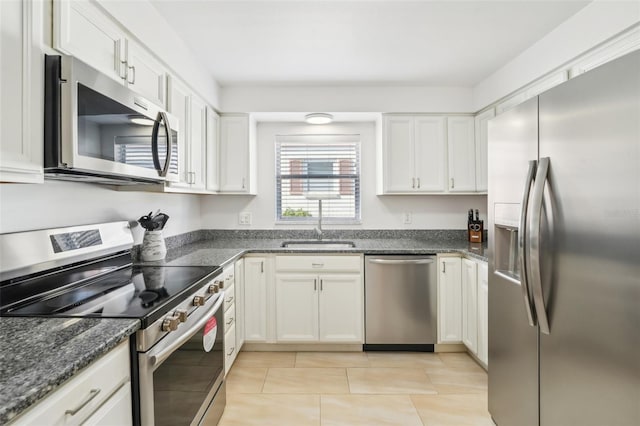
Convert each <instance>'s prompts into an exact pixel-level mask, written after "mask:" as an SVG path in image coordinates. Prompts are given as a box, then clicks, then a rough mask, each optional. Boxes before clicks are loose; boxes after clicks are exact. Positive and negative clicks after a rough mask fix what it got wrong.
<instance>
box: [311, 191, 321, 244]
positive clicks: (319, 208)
mask: <svg viewBox="0 0 640 426" xmlns="http://www.w3.org/2000/svg"><path fill="white" fill-rule="evenodd" d="M318 212H319V215H318V226H316V227H315V228H313V232H315V234H316V237H317V238H318V240H322V200H318Z"/></svg>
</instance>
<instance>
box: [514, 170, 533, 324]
mask: <svg viewBox="0 0 640 426" xmlns="http://www.w3.org/2000/svg"><path fill="white" fill-rule="evenodd" d="M537 165H538V162H537V161H536V160H531V161H529V171H528V172H527V179H526V181H525V184H524V193H523V196H522V210H521V211H520V226H519V232H518V251H519V256H518V261H519V263H520V286H521V287H522V297H523V299H524V306H525V310H526V311H527V320H528V321H529V325H530V326H532V327H533V326H535V325H536V318H535V314H534V313H533V307H532V306H531V299H530V296H529V279H528V277H527V275H528V270H527V269H528V268H527V262H526V258H527V257H526V253H525V252H526V250H527V247H526V245H525V241H526V234H527V210H528V209H529V194H530V193H531V184H532V183H533V178H534V176H535V174H536V167H537Z"/></svg>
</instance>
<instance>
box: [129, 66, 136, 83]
mask: <svg viewBox="0 0 640 426" xmlns="http://www.w3.org/2000/svg"><path fill="white" fill-rule="evenodd" d="M127 70H131V71H132V73H131V74H132V75H133V78H132V79H131V80H129V73H128V72H127V82H128V83H129V84H136V67H135V66H129V65H127Z"/></svg>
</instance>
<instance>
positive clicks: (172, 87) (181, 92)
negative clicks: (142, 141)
mask: <svg viewBox="0 0 640 426" xmlns="http://www.w3.org/2000/svg"><path fill="white" fill-rule="evenodd" d="M168 100H169V112H170V113H171V114H173V115H175V116H176V117H177V118H178V121H179V126H180V127H179V132H178V175H179V176H180V182H171V186H176V187H186V188H189V186H190V185H189V182H190V176H189V174H188V173H189V168H190V167H189V141H190V139H191V135H190V133H191V123H190V108H191V90H189V88H188V87H187V86H186V85H185V84H184V83H182V82H181V81H180V80H178V79H177V78H174V77H173V76H171V78H170V79H169V99H168Z"/></svg>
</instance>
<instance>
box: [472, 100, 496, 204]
mask: <svg viewBox="0 0 640 426" xmlns="http://www.w3.org/2000/svg"><path fill="white" fill-rule="evenodd" d="M495 116H496V113H495V110H494V109H493V108H491V109H488V110H486V111H485V112H483V113H482V114H479V115H477V116H476V118H475V125H476V134H475V136H476V191H479V192H486V191H487V168H488V166H489V159H488V156H487V148H488V143H487V142H488V141H487V136H488V132H487V125H488V123H489V120H491V119H492V118H493V117H495Z"/></svg>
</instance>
